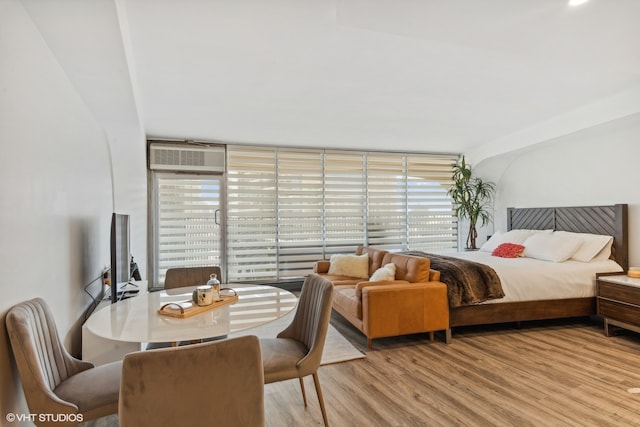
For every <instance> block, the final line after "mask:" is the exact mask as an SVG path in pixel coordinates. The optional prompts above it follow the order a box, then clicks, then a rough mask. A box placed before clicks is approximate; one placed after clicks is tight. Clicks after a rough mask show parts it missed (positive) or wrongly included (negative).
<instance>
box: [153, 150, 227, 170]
mask: <svg viewBox="0 0 640 427" xmlns="http://www.w3.org/2000/svg"><path fill="white" fill-rule="evenodd" d="M149 169H151V170H160V171H163V170H164V171H174V172H217V173H222V172H224V169H225V148H224V147H222V146H204V145H202V146H200V145H187V144H160V143H151V144H150V145H149Z"/></svg>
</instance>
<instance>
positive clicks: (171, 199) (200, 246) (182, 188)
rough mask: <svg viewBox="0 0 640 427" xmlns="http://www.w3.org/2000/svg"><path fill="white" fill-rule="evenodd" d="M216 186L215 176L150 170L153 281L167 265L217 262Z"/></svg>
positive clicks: (218, 185)
mask: <svg viewBox="0 0 640 427" xmlns="http://www.w3.org/2000/svg"><path fill="white" fill-rule="evenodd" d="M220 189H221V179H220V178H219V177H213V176H212V177H206V176H199V175H176V174H162V173H158V174H154V195H153V200H154V206H155V209H154V215H155V217H156V218H155V221H154V225H155V227H154V232H155V241H156V242H157V243H156V244H154V256H153V265H154V268H153V269H152V271H154V272H155V276H154V283H164V276H165V273H166V271H167V269H169V268H173V267H195V266H206V265H219V264H220V257H221V254H220V239H221V232H220V226H219V225H218V224H216V217H217V216H218V217H219V215H217V214H216V211H217V210H218V209H219V208H220Z"/></svg>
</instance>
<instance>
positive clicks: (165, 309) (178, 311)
mask: <svg viewBox="0 0 640 427" xmlns="http://www.w3.org/2000/svg"><path fill="white" fill-rule="evenodd" d="M220 290H221V293H222V295H221V298H220V300H218V301H214V302H212V303H211V304H209V305H195V304H194V303H193V302H192V301H182V302H170V303H167V304H164V305H163V306H162V307H160V308H159V309H158V314H161V315H163V316H170V317H178V318H181V319H184V318H187V317H191V316H195V315H196V314H200V313H203V312H205V311H208V310H211V309H214V308H218V307H222V306H223V305H227V304H233V303H234V302H236V301H238V294H237V293H236V291H235V290H233V289H231V288H221V289H220Z"/></svg>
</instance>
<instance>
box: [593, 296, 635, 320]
mask: <svg viewBox="0 0 640 427" xmlns="http://www.w3.org/2000/svg"><path fill="white" fill-rule="evenodd" d="M598 314H599V315H600V316H602V317H607V318H611V319H615V320H619V321H621V322H625V323H630V324H633V325H635V324H637V323H638V320H640V307H638V306H635V305H629V304H624V303H619V302H615V301H609V300H606V299H598Z"/></svg>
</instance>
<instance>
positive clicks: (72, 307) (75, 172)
mask: <svg viewBox="0 0 640 427" xmlns="http://www.w3.org/2000/svg"><path fill="white" fill-rule="evenodd" d="M0 111H1V113H0V147H1V149H2V155H0V186H1V189H0V236H2V240H1V242H0V277H2V281H1V282H0V329H1V330H2V333H1V334H0V419H2V421H0V423H3V422H4V416H5V414H7V413H8V412H14V413H28V409H27V408H26V406H25V403H24V398H23V392H22V388H21V386H20V381H19V377H18V375H17V372H16V370H15V363H14V361H13V356H12V354H11V350H10V346H9V343H8V337H7V334H6V330H5V327H4V325H5V323H4V318H5V315H6V312H7V311H8V309H9V308H10V307H11V306H13V305H14V304H16V303H18V302H21V301H24V300H27V299H30V298H34V297H42V298H44V299H45V300H46V301H47V302H48V303H49V305H50V307H51V309H52V311H53V314H54V317H55V320H56V323H57V327H58V331H59V333H60V336H61V338H62V339H63V341H64V343H65V346H66V347H67V349H68V350H70V352H71V353H72V354H78V353H79V350H80V325H81V323H82V321H83V316H84V312H85V310H86V309H87V307H88V306H89V305H90V303H91V299H90V297H89V296H88V295H87V294H86V293H85V292H84V288H85V287H87V286H88V289H89V291H90V292H91V293H92V294H96V293H98V292H99V291H100V289H101V284H100V280H99V277H100V274H101V272H102V268H103V267H104V266H106V265H108V264H109V228H110V219H111V212H112V211H113V210H114V209H115V210H119V211H125V212H127V213H130V214H132V219H133V223H134V233H133V234H134V236H133V238H134V242H133V251H134V253H135V254H136V257H137V259H138V261H139V262H140V264H141V266H142V267H143V268H144V267H145V266H146V254H145V252H146V238H145V237H144V235H145V234H146V175H145V160H144V136H143V133H142V131H141V130H140V128H139V127H136V124H135V123H137V122H136V120H135V119H136V117H134V118H133V119H134V120H132V123H133V124H131V125H128V126H123V127H122V129H123V130H122V132H120V133H119V134H113V133H109V132H107V131H106V130H105V129H103V128H102V127H100V126H99V125H98V124H97V121H96V120H95V119H94V116H93V115H92V112H91V111H90V110H89V108H87V103H86V100H85V99H83V98H82V96H81V95H80V94H79V93H78V91H77V89H76V88H75V87H74V85H73V84H72V82H71V81H70V80H69V78H68V74H66V73H65V70H64V69H63V67H61V65H60V62H59V61H58V59H57V58H56V57H55V56H54V54H53V53H52V51H51V49H50V47H49V46H48V45H47V43H46V41H45V40H43V38H42V33H41V32H40V31H39V29H38V28H37V26H36V25H34V22H33V21H32V19H31V17H30V16H29V14H28V13H27V11H26V10H25V8H24V7H23V5H22V3H21V2H19V1H18V0H2V1H0ZM132 143H133V144H134V146H133V147H134V148H133V149H131V150H128V149H125V148H123V147H124V146H125V145H127V144H132ZM136 143H139V144H140V145H139V146H138V145H135V144H136ZM110 156H112V157H113V164H114V165H115V166H114V170H116V173H117V174H119V175H118V180H117V182H116V180H115V179H114V178H113V176H114V175H113V172H112V169H111V162H110ZM114 189H115V193H114ZM139 224H142V225H141V226H140V225H139ZM141 233H142V235H143V236H140V234H141ZM11 425H12V426H15V425H18V423H13V424H11Z"/></svg>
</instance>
